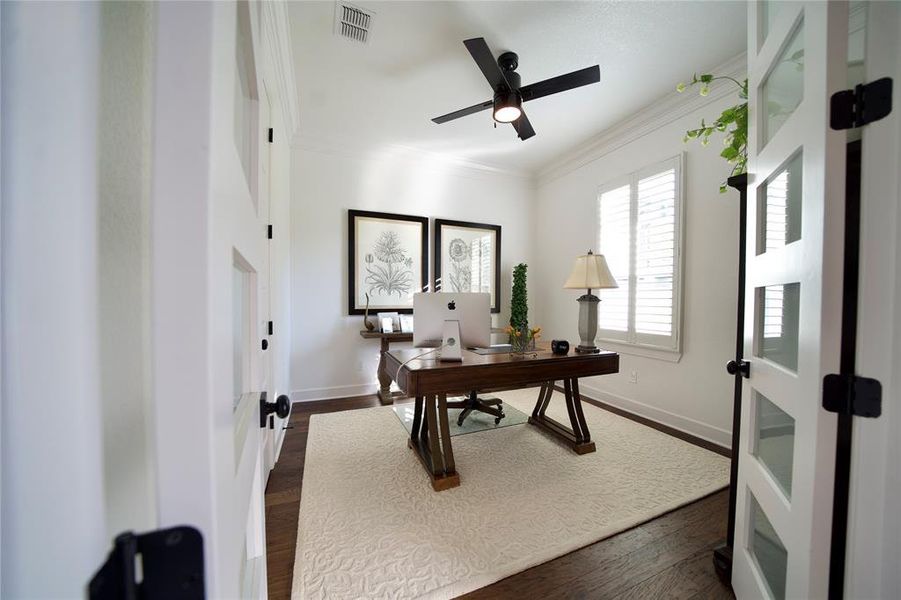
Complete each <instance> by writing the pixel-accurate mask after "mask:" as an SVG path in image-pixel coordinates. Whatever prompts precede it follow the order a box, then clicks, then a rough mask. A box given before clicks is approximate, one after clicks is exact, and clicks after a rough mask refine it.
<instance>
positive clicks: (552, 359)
mask: <svg viewBox="0 0 901 600" xmlns="http://www.w3.org/2000/svg"><path fill="white" fill-rule="evenodd" d="M425 351H426V350H424V349H422V348H410V349H403V350H391V351H390V352H386V353H385V370H386V371H387V373H388V375H389V376H390V377H391V378H392V379H394V380H395V381H396V382H397V385H398V386H400V388H401V389H402V390H404V392H405V393H406V394H407V395H408V396H423V395H426V394H440V393H452V392H463V391H468V390H480V391H487V390H498V389H503V388H512V387H527V386H530V385H539V384H543V383H546V382H548V381H556V380H561V379H570V378H579V377H591V376H594V375H606V374H609V373H617V372H618V371H619V354H617V353H616V352H609V351H605V350H602V351H601V352H600V353H598V354H577V353H576V352H574V351H570V353H569V354H566V355H563V356H558V355H555V354H553V353H551V350H550V344H539V346H538V349H537V350H536V351H534V352H532V353H527V354H526V355H525V356H523V357H516V356H514V355H512V354H510V353H503V354H476V353H474V352H471V351H468V350H464V351H463V362H450V361H447V362H441V361H439V360H438V359H437V357H435V356H434V355H428V356H424V357H422V358H421V359H416V360H412V361H410V362H409V363H407V364H406V365H404V367H403V369H400V366H401V365H402V364H403V363H404V362H405V361H407V360H409V359H411V358H413V357H414V356H417V355H419V354H422V353H423V352H425Z"/></svg>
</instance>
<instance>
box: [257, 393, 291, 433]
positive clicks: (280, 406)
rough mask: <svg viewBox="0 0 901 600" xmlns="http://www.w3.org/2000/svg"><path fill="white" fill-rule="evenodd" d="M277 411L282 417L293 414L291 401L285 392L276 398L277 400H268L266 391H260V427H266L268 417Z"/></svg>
mask: <svg viewBox="0 0 901 600" xmlns="http://www.w3.org/2000/svg"><path fill="white" fill-rule="evenodd" d="M272 413H275V414H277V415H278V416H279V418H280V419H284V418H285V417H287V416H288V415H289V414H291V401H290V400H288V397H287V396H286V395H284V394H282V395H281V396H279V397H278V398H276V399H275V402H266V392H260V428H265V427H266V417H268V416H269V415H270V414H272Z"/></svg>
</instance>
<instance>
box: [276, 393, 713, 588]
mask: <svg viewBox="0 0 901 600" xmlns="http://www.w3.org/2000/svg"><path fill="white" fill-rule="evenodd" d="M537 393H538V390H537V389H526V390H519V391H515V392H504V393H502V394H498V395H499V396H500V397H501V398H503V400H504V403H505V404H510V405H511V406H515V407H516V408H518V409H519V410H521V411H523V412H526V413H530V412H531V410H532V406H533V405H534V403H535V399H536V396H537ZM584 410H585V418H586V420H587V422H588V427H589V429H590V431H591V437H592V439H593V440H594V441H595V442H596V444H597V452H594V453H591V454H586V455H583V456H578V455H576V454H575V453H574V452H572V451H571V450H570V449H569V448H567V447H566V446H564V445H562V444H561V443H559V442H558V441H556V440H554V439H552V438H550V437H548V436H547V435H545V434H544V433H542V432H541V431H539V430H538V429H536V428H535V427H533V426H531V425H518V426H513V427H504V428H499V429H495V430H489V431H483V432H479V433H473V434H470V435H462V436H459V437H455V438H454V442H453V443H454V456H455V458H456V462H457V471H458V472H459V473H460V482H461V485H460V487H458V488H454V489H451V490H448V491H444V492H440V493H437V492H434V491H432V488H431V485H430V484H429V480H428V476H427V475H426V474H425V472H424V471H423V469H422V466H421V464H420V463H419V460H418V459H417V458H416V456H415V455H414V454H413V451H412V450H410V449H408V448H407V445H406V436H407V433H406V431H405V429H404V428H403V427H402V426H401V424H400V422H399V421H398V419H397V417H396V416H395V415H394V412H393V410H392V409H391V407H387V406H386V407H379V408H371V409H363V410H353V411H345V412H338V413H331V414H320V415H313V416H312V418H311V420H310V433H309V437H308V440H307V450H306V464H305V466H304V475H303V490H302V495H301V502H300V519H299V523H298V535H297V555H296V559H295V560H296V562H295V564H294V583H293V588H292V598H293V599H310V598H330V599H334V598H354V599H357V598H452V597H454V596H456V595H459V594H463V593H466V592H469V591H472V590H474V589H478V588H480V587H483V586H485V585H488V584H490V583H493V582H495V581H498V580H500V579H503V578H504V577H508V576H510V575H512V574H514V573H517V572H519V571H522V570H524V569H527V568H529V567H531V566H534V565H537V564H540V563H542V562H546V561H548V560H551V559H553V558H556V557H558V556H561V555H563V554H566V553H567V552H571V551H572V550H576V549H578V548H581V547H582V546H585V545H587V544H591V543H593V542H596V541H598V540H601V539H603V538H606V537H609V536H611V535H613V534H615V533H618V532H620V531H623V530H625V529H628V528H630V527H632V526H634V525H637V524H639V523H643V522H645V521H648V520H650V519H653V518H654V517H657V516H659V515H661V514H663V513H665V512H668V511H670V510H673V509H675V508H678V507H680V506H682V505H684V504H687V503H689V502H692V501H694V500H697V499H698V498H701V497H703V496H706V495H707V494H710V493H712V492H714V491H717V490H719V489H722V488H724V487H726V485H728V480H729V461H728V460H727V459H726V458H724V457H722V456H719V455H717V454H714V453H713V452H710V451H708V450H704V449H702V448H699V447H697V446H694V445H692V444H689V443H687V442H683V441H682V440H679V439H677V438H674V437H671V436H669V435H666V434H664V433H661V432H659V431H656V430H654V429H651V428H649V427H645V426H643V425H640V424H638V423H635V422H634V421H630V420H628V419H625V418H623V417H619V416H617V415H614V414H612V413H609V412H607V411H605V410H602V409H599V408H597V407H594V406H592V405H589V404H585V405H584ZM548 415H549V416H551V417H553V418H555V419H557V420H558V421H561V422H568V421H567V417H566V409H565V407H564V405H563V398H562V394H560V393H555V394H554V398H553V399H552V400H551V406H550V408H549V409H548Z"/></svg>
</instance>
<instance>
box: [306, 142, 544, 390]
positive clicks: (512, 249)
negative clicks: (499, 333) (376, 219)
mask: <svg viewBox="0 0 901 600" xmlns="http://www.w3.org/2000/svg"><path fill="white" fill-rule="evenodd" d="M293 163H294V164H293V179H292V189H293V204H292V213H291V219H292V272H293V281H294V289H293V292H292V298H293V307H292V308H293V313H292V314H293V319H292V320H293V330H294V337H293V344H292V358H291V382H292V386H293V393H292V396H291V398H292V400H293V401H299V400H313V399H320V398H340V397H345V396H354V395H362V394H372V393H374V392H375V390H376V389H377V381H376V367H377V365H378V359H379V342H378V340H363V339H362V338H360V334H359V331H360V329H361V328H362V325H363V318H362V317H361V316H348V315H347V210H348V209H361V210H372V211H381V212H393V213H401V214H410V215H418V216H425V217H431V218H442V217H443V218H447V219H458V220H463V221H475V222H480V223H491V224H497V225H501V227H502V228H503V229H502V231H501V236H502V248H501V288H502V289H501V313H500V315H495V323H496V324H501V325H503V324H505V323H506V322H507V320H508V319H509V311H510V307H509V305H510V286H511V272H512V269H513V266H514V265H516V264H517V263H520V262H526V263H529V264H530V265H531V262H532V260H533V258H534V255H535V252H534V251H533V248H534V245H533V241H534V240H532V239H531V232H532V221H531V218H532V217H531V214H532V206H531V204H532V199H533V193H534V192H533V185H532V182H531V180H530V179H527V178H525V177H521V176H516V175H511V174H501V173H492V172H484V173H481V172H478V171H477V170H474V169H472V168H470V167H464V166H459V165H456V164H447V163H443V162H441V160H440V159H439V158H437V157H434V156H432V155H414V154H410V153H408V152H404V151H400V150H398V151H395V152H385V153H380V154H378V155H376V156H373V155H368V156H367V155H361V154H359V153H357V152H354V151H343V150H334V149H324V150H319V149H315V148H309V147H302V146H298V147H296V148H295V152H294V158H293ZM429 243H430V245H431V237H430V240H429ZM430 263H431V258H430ZM429 268H430V269H431V264H430V265H429ZM530 289H533V286H532V285H530ZM392 347H393V346H392Z"/></svg>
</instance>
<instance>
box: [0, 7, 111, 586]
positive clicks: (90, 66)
mask: <svg viewBox="0 0 901 600" xmlns="http://www.w3.org/2000/svg"><path fill="white" fill-rule="evenodd" d="M100 23H101V21H100V6H99V5H98V4H95V3H71V4H50V3H13V2H4V3H3V4H2V5H0V24H2V36H0V37H2V71H3V90H2V111H0V115H2V116H0V118H2V121H3V124H2V127H3V138H2V154H3V162H2V194H0V195H2V203H3V204H2V210H3V219H2V220H3V236H2V238H3V280H2V282H0V284H2V319H3V336H4V338H3V355H2V370H3V389H2V416H0V427H2V429H3V434H2V439H3V453H2V458H3V467H2V475H3V485H2V491H3V497H2V500H0V520H2V533H3V538H2V544H0V545H2V547H3V566H2V568H3V582H2V583H3V587H2V589H0V596H2V597H3V598H72V597H78V596H82V595H83V594H84V589H85V585H86V583H87V582H88V580H89V579H90V576H91V574H92V573H93V572H94V570H95V569H96V568H97V567H98V566H99V565H100V564H101V563H102V561H103V560H104V558H105V556H106V552H107V549H108V548H109V540H108V539H107V537H106V531H105V522H104V511H103V507H104V493H103V491H104V490H103V459H102V448H101V435H102V420H101V419H102V417H101V405H100V401H99V397H100V393H99V392H100V365H99V359H98V311H97V302H98V283H99V281H98V260H97V257H98V243H97V228H98V161H97V156H98V149H97V131H98V128H99V127H100V126H101V123H100V122H99V120H98V110H97V107H98V102H99V97H98V95H99V89H100V85H99V81H100V73H99V66H100V50H101V45H100V35H101V27H100Z"/></svg>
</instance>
